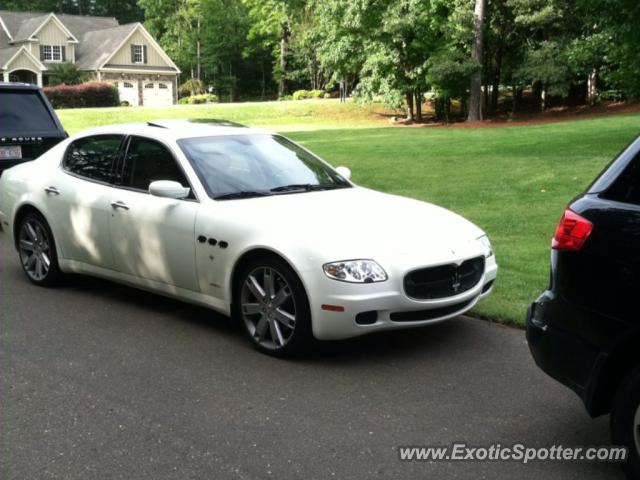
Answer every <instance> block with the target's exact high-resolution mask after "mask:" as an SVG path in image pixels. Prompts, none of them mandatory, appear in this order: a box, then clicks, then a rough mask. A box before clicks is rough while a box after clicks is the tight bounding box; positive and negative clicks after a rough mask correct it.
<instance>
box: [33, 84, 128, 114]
mask: <svg viewBox="0 0 640 480" xmlns="http://www.w3.org/2000/svg"><path fill="white" fill-rule="evenodd" d="M43 90H44V93H45V94H46V95H47V97H48V98H49V101H50V102H51V104H52V105H53V107H54V108H84V107H117V106H118V105H120V98H119V96H118V89H117V88H116V87H114V86H113V85H111V84H110V83H104V82H87V83H82V84H80V85H57V86H55V87H45V88H44V89H43Z"/></svg>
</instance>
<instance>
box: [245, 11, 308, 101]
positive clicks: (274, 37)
mask: <svg viewBox="0 0 640 480" xmlns="http://www.w3.org/2000/svg"><path fill="white" fill-rule="evenodd" d="M245 3H246V5H247V6H248V7H249V18H250V19H251V27H250V29H249V36H250V38H252V37H253V38H260V39H262V42H263V43H264V44H266V45H268V46H269V47H271V49H273V51H277V55H276V56H277V58H278V61H277V63H276V65H275V68H274V72H275V76H276V78H277V79H278V96H280V97H282V96H284V95H285V94H286V92H287V81H288V77H287V74H288V71H287V67H288V62H289V55H290V51H289V43H290V40H291V35H292V32H293V25H294V24H295V23H296V21H297V19H298V18H299V15H300V14H301V12H302V10H303V9H304V7H305V1H304V0H245Z"/></svg>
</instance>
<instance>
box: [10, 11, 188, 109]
mask: <svg viewBox="0 0 640 480" xmlns="http://www.w3.org/2000/svg"><path fill="white" fill-rule="evenodd" d="M65 61H67V62H72V63H75V64H76V65H77V66H78V67H79V68H80V69H81V70H83V71H85V72H87V74H88V76H89V78H91V79H92V80H99V81H106V82H110V83H112V84H114V85H115V86H116V87H117V88H118V91H119V93H120V101H127V102H129V104H131V105H136V106H137V105H146V106H165V105H171V104H174V103H176V100H177V81H178V75H179V73H180V70H179V69H178V67H177V66H176V65H175V63H173V61H172V60H171V59H170V58H169V56H168V55H167V54H166V52H165V51H164V50H163V49H162V47H160V45H158V42H156V41H155V39H154V38H153V37H152V36H151V34H150V33H149V32H148V31H147V30H146V29H145V28H144V26H143V25H142V24H140V23H129V24H126V25H120V24H118V21H117V20H116V19H115V18H107V17H90V16H78V15H66V14H59V15H58V14H54V13H37V12H9V11H3V10H0V79H1V80H4V81H5V82H26V83H35V84H37V85H39V86H46V85H48V83H49V75H50V69H51V67H52V66H53V65H55V64H56V63H60V62H65Z"/></svg>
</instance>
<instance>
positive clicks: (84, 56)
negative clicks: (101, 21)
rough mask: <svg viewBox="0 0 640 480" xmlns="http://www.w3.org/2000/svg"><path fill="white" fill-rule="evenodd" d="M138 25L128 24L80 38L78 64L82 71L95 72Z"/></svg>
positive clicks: (88, 33)
mask: <svg viewBox="0 0 640 480" xmlns="http://www.w3.org/2000/svg"><path fill="white" fill-rule="evenodd" d="M137 26H138V24H137V23H128V24H126V25H119V26H117V27H113V28H106V29H104V30H96V31H93V32H86V33H85V34H84V35H83V36H82V37H80V38H79V40H80V43H79V44H78V46H77V47H76V48H77V49H76V64H77V65H78V67H79V68H81V69H82V70H95V69H97V68H100V66H102V64H103V63H104V62H105V61H106V60H107V59H108V58H109V57H110V56H111V54H112V53H114V51H115V50H116V49H117V48H118V47H119V46H120V44H121V43H122V40H123V39H124V38H126V37H127V35H129V34H130V33H131V32H132V31H133V30H134V29H135V28H136V27H137Z"/></svg>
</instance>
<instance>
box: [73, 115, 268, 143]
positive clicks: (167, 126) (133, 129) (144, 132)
mask: <svg viewBox="0 0 640 480" xmlns="http://www.w3.org/2000/svg"><path fill="white" fill-rule="evenodd" d="M257 133H262V134H271V133H272V132H268V131H266V130H260V129H256V128H248V127H245V126H244V125H240V124H238V123H235V122H231V121H228V120H216V119H211V120H191V119H179V120H153V121H149V122H138V123H122V124H116V125H108V126H104V127H96V128H92V129H90V130H85V131H83V132H81V134H80V135H81V136H87V135H99V134H102V135H104V134H125V135H141V136H147V137H155V138H162V139H172V140H180V139H182V138H196V137H209V136H220V135H252V134H257Z"/></svg>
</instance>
